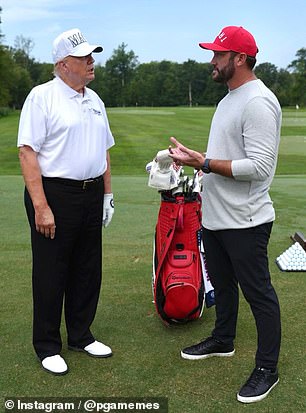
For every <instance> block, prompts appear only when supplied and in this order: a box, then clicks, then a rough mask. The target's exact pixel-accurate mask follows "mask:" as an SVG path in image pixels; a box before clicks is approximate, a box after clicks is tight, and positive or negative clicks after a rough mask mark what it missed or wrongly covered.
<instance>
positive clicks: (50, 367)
mask: <svg viewBox="0 0 306 413" xmlns="http://www.w3.org/2000/svg"><path fill="white" fill-rule="evenodd" d="M41 365H42V367H43V369H44V370H46V371H47V372H48V373H52V374H55V375H63V374H66V373H68V366H67V364H66V362H65V360H64V359H63V357H61V356H60V355H59V354H56V355H55V356H49V357H46V358H44V359H43V360H42V361H41Z"/></svg>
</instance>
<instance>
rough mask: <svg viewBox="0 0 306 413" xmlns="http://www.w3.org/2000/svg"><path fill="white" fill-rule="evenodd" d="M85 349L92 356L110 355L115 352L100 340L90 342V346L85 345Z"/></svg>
mask: <svg viewBox="0 0 306 413" xmlns="http://www.w3.org/2000/svg"><path fill="white" fill-rule="evenodd" d="M84 351H86V353H88V354H89V355H90V356H92V357H110V356H111V355H112V354H113V353H112V349H111V348H110V347H108V346H106V345H105V344H103V343H101V342H100V341H94V342H93V343H91V344H88V346H86V347H84Z"/></svg>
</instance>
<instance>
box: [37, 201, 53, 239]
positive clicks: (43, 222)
mask: <svg viewBox="0 0 306 413" xmlns="http://www.w3.org/2000/svg"><path fill="white" fill-rule="evenodd" d="M35 226H36V231H37V232H40V233H41V234H42V235H44V236H45V237H46V238H51V239H54V238H55V228H56V226H55V221H54V215H53V213H52V211H51V209H50V207H49V206H48V205H47V206H46V207H44V208H36V209H35Z"/></svg>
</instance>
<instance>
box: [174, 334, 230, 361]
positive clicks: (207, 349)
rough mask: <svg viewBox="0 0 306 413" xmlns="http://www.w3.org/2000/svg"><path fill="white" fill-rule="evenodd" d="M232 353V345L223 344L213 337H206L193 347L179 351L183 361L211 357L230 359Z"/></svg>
mask: <svg viewBox="0 0 306 413" xmlns="http://www.w3.org/2000/svg"><path fill="white" fill-rule="evenodd" d="M234 353H235V349H234V346H233V345H232V344H224V343H222V342H221V341H219V340H217V339H215V338H214V337H208V338H207V339H206V340H204V341H201V342H200V343H198V344H195V345H194V346H191V347H186V348H184V350H182V351H181V356H182V357H183V359H188V360H200V359H206V358H208V357H213V356H219V357H230V356H233V355H234Z"/></svg>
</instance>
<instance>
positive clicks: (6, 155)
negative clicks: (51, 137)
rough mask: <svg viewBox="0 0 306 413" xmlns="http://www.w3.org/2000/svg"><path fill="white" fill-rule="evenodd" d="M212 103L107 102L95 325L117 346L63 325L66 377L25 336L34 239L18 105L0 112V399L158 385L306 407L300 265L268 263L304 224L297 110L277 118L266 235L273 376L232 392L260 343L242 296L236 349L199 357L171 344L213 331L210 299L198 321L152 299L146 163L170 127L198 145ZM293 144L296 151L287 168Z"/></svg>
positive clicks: (230, 406) (187, 397)
mask: <svg viewBox="0 0 306 413" xmlns="http://www.w3.org/2000/svg"><path fill="white" fill-rule="evenodd" d="M147 112H148V113H149V114H147ZM172 112H174V113H175V114H170V113H172ZM212 113H213V109H205V108H199V109H196V108H195V109H192V110H190V109H187V108H162V109H160V110H159V109H157V108H155V109H141V110H140V109H139V110H137V111H135V109H127V108H126V109H121V110H120V109H111V110H109V117H110V122H111V125H112V129H113V132H114V135H115V137H116V143H117V145H116V147H115V148H114V150H112V160H113V165H112V168H113V175H114V176H113V191H114V194H115V203H116V206H115V215H114V218H113V221H112V223H111V225H110V226H109V227H108V228H107V229H106V230H104V235H103V241H104V242H103V245H104V247H103V256H104V260H103V287H102V293H101V299H100V304H99V307H98V311H97V315H96V319H95V321H94V324H93V331H94V333H95V335H96V336H97V338H100V339H102V340H104V341H105V342H106V343H107V344H109V345H110V346H111V347H112V348H113V351H114V356H113V357H111V358H110V359H105V360H97V359H92V358H90V357H87V356H86V355H85V354H79V353H74V352H70V351H68V350H67V348H66V333H65V329H64V325H63V328H62V333H63V356H64V357H65V359H66V360H67V362H68V364H69V367H70V372H69V374H68V375H67V376H64V377H54V376H51V375H49V374H47V373H45V372H44V371H43V370H42V369H41V368H40V366H39V363H38V361H37V360H36V358H35V356H34V352H33V349H32V345H31V334H32V332H31V324H32V299H31V251H30V240H29V228H28V224H27V221H26V216H25V212H24V208H23V182H22V178H21V177H20V176H18V175H19V174H20V172H19V166H18V158H17V151H16V150H15V148H14V146H15V141H16V130H17V126H16V124H17V120H18V116H17V115H16V114H15V115H11V116H10V117H8V118H4V119H0V128H1V141H0V156H1V163H0V175H1V176H0V230H1V238H0V265H1V267H0V268H1V278H0V287H1V288H0V313H1V318H0V320H1V333H0V334H1V340H0V342H1V367H2V368H1V375H0V395H1V397H2V400H3V399H4V397H8V396H16V397H17V396H18V397H22V396H29V397H39V396H41V397H47V396H53V397H88V398H90V397H91V398H98V397H103V396H112V397H128V396H129V397H144V396H148V397H157V396H163V397H168V398H169V412H171V413H189V412H190V413H202V412H208V413H224V412H226V413H228V412H229V413H232V412H233V413H234V412H235V413H236V412H238V413H239V412H244V411H246V410H248V412H256V413H257V412H260V413H261V412H263V413H266V412H269V413H271V412H273V413H274V412H275V413H285V412H290V413H291V412H292V413H295V412H302V411H306V402H305V396H304V390H305V381H306V374H305V349H304V348H305V345H304V343H305V337H304V336H305V323H304V317H303V314H304V313H305V309H304V307H305V305H304V301H305V298H304V295H305V293H304V292H305V289H306V279H305V273H286V272H281V271H280V270H279V269H278V267H277V266H276V264H275V258H276V257H277V256H278V255H280V254H281V253H282V252H283V251H284V250H285V249H286V248H288V247H289V246H290V245H291V240H290V239H289V236H290V235H291V234H293V233H294V232H295V231H297V230H302V231H303V232H304V233H306V227H305V213H304V210H305V204H306V175H305V172H306V171H305V165H306V153H305V146H306V142H305V137H306V126H305V125H304V124H303V121H301V122H300V123H301V124H302V125H299V126H291V124H292V123H293V121H292V120H290V119H291V118H293V119H295V118H294V117H295V115H296V112H295V111H284V119H289V120H290V121H289V120H288V122H287V123H286V122H285V123H284V126H283V129H282V135H283V136H282V143H281V148H280V152H281V153H280V160H279V167H278V171H279V172H278V175H277V176H276V177H275V179H274V181H273V185H272V188H271V196H272V198H273V200H274V205H275V209H276V221H275V224H274V227H273V232H272V236H271V242H270V246H269V254H270V270H271V275H272V279H273V283H274V285H275V288H276V290H277V292H278V295H279V299H280V303H281V311H282V328H283V333H282V348H281V355H280V363H279V369H280V384H279V385H278V386H277V387H276V388H275V389H274V390H273V392H272V393H271V395H270V396H269V397H268V398H267V399H265V400H264V401H262V402H261V403H259V404H255V405H250V406H244V405H242V404H240V403H238V402H237V401H236V398H235V393H236V391H237V390H238V389H239V387H240V386H241V384H242V383H243V381H244V380H245V379H246V378H247V376H248V375H249V373H250V371H251V369H252V368H253V360H254V352H255V348H256V330H255V326H254V321H253V317H252V315H251V312H250V310H249V308H248V305H247V304H246V302H245V301H244V299H243V298H242V296H241V304H240V310H239V320H238V330H237V339H236V343H235V346H236V354H235V356H234V357H232V358H229V359H226V360H225V359H214V358H212V359H208V360H203V361H199V362H189V361H186V360H183V359H181V358H180V355H179V351H180V349H181V348H182V347H184V346H186V345H189V344H192V343H194V342H196V341H197V340H199V339H201V338H203V337H205V336H207V335H208V334H210V332H211V329H212V327H213V323H214V308H210V309H208V310H205V311H204V313H203V317H202V318H201V319H200V320H197V321H196V322H194V323H189V324H186V325H183V326H174V327H171V328H167V327H165V326H164V325H163V324H162V323H161V321H160V320H159V318H158V317H157V315H156V311H155V309H154V306H153V304H152V302H151V300H152V296H151V262H152V237H153V233H154V227H155V223H156V218H157V213H158V208H159V196H158V194H157V192H156V191H154V190H153V189H151V188H149V187H148V186H147V178H148V177H147V175H146V174H145V172H144V165H145V164H146V163H147V162H148V161H150V160H151V159H152V158H153V156H154V155H155V153H156V152H157V151H158V150H160V149H164V148H166V147H167V145H168V138H169V136H171V135H176V136H177V137H178V138H180V139H182V140H183V141H184V142H186V143H187V142H188V144H189V143H190V144H191V145H193V147H197V148H199V149H201V148H203V149H204V148H205V138H203V136H204V137H205V136H207V133H208V129H209V122H210V119H211V116H212ZM301 113H303V114H304V117H303V116H301ZM299 117H301V119H302V120H303V119H306V112H299ZM292 128H294V129H292ZM297 156H299V157H300V161H299V162H297V164H296V169H294V168H293V166H294V165H295V161H294V158H295V157H297ZM288 157H289V158H288ZM290 157H292V158H290ZM118 169H119V171H118ZM280 172H282V174H280ZM268 333H269V332H267V334H268ZM2 400H0V412H2V411H4V408H3V403H2Z"/></svg>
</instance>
